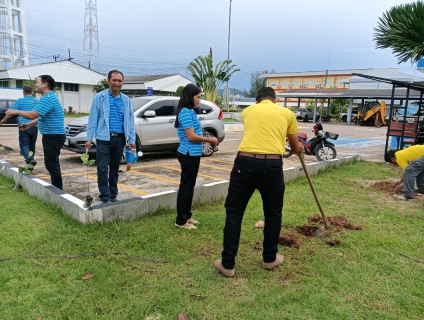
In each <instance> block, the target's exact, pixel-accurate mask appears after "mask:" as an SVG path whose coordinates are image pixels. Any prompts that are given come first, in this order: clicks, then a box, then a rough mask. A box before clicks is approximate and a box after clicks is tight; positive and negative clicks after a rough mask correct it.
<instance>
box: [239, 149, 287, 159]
mask: <svg viewBox="0 0 424 320" xmlns="http://www.w3.org/2000/svg"><path fill="white" fill-rule="evenodd" d="M237 155H238V156H241V157H249V158H256V159H282V156H281V154H258V153H250V152H244V151H239V152H238V153H237Z"/></svg>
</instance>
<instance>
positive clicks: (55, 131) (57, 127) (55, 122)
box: [6, 75, 66, 190]
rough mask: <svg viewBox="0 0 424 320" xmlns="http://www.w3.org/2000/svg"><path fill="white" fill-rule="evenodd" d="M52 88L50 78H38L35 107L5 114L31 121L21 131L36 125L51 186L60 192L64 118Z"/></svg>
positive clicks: (44, 76) (52, 81)
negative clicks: (60, 160)
mask: <svg viewBox="0 0 424 320" xmlns="http://www.w3.org/2000/svg"><path fill="white" fill-rule="evenodd" d="M54 87H55V81H54V79H53V78H52V77H51V76H49V75H42V76H39V77H38V79H37V83H36V84H35V91H36V92H37V93H39V94H41V99H40V101H39V102H38V104H37V106H36V107H35V108H34V109H33V110H31V111H22V110H11V109H9V110H8V111H7V112H6V113H7V114H9V113H10V114H14V115H17V116H20V117H22V118H25V119H29V120H32V121H31V122H29V123H24V124H23V125H22V126H21V127H22V129H23V130H27V129H28V128H31V127H34V126H35V125H37V124H38V126H39V129H40V133H41V134H42V135H43V138H42V142H43V152H44V165H45V166H46V169H47V171H48V172H49V173H50V178H51V183H52V185H54V186H55V187H56V188H59V189H61V190H62V189H63V181H62V173H61V170H60V163H59V155H60V149H61V148H62V147H63V144H64V143H65V138H66V134H65V133H66V131H65V116H64V113H63V107H62V105H61V104H60V102H59V99H58V98H57V96H56V94H55V93H54V91H53V88H54Z"/></svg>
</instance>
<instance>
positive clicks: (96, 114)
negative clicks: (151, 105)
mask: <svg viewBox="0 0 424 320" xmlns="http://www.w3.org/2000/svg"><path fill="white" fill-rule="evenodd" d="M108 83H109V89H106V90H103V91H101V92H99V93H97V94H96V95H95V96H94V100H93V104H92V105H91V110H90V116H89V118H88V127H87V138H88V141H87V142H86V143H85V148H86V149H90V148H91V146H92V144H93V143H92V141H91V140H92V139H93V138H94V136H95V137H96V162H97V185H98V187H99V191H100V196H99V198H100V201H101V202H102V203H107V202H109V201H110V202H115V201H117V200H118V198H117V196H118V176H119V174H118V171H119V163H120V161H121V157H122V154H123V152H124V147H125V145H126V144H127V143H128V144H129V145H130V146H131V148H134V149H135V148H136V145H135V127H134V114H133V108H132V104H131V100H130V99H129V98H128V97H127V96H126V95H124V94H122V93H121V92H120V91H121V88H122V85H123V83H124V75H123V74H122V72H120V71H118V70H112V71H110V72H109V74H108ZM108 171H109V177H108Z"/></svg>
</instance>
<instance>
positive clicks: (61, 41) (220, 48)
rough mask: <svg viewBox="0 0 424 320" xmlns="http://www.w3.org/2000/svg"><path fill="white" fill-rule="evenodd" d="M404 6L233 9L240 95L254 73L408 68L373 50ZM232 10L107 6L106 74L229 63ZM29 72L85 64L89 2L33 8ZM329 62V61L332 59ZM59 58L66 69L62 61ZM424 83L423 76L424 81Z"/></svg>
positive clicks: (197, 3) (308, 0) (376, 2)
mask: <svg viewBox="0 0 424 320" xmlns="http://www.w3.org/2000/svg"><path fill="white" fill-rule="evenodd" d="M409 2H412V1H402V0H318V1H317V0H303V1H300V0H233V1H232V18H231V45H230V58H231V59H233V61H234V63H235V64H237V65H238V66H239V68H240V69H241V72H239V73H238V74H235V75H234V77H233V78H232V80H231V81H230V86H231V87H232V88H238V89H243V88H245V89H249V87H250V85H249V80H250V73H251V72H253V71H256V70H271V69H275V70H276V71H277V72H286V71H291V72H295V71H317V70H325V69H326V68H327V66H329V69H353V68H372V67H374V68H387V67H391V68H396V67H398V68H400V70H401V71H403V72H406V73H409V74H414V73H415V74H416V75H417V76H420V75H421V73H420V72H418V71H416V70H415V69H416V66H412V65H410V64H402V65H398V64H397V60H396V59H395V57H394V55H393V54H392V52H391V51H390V50H388V49H386V50H382V49H375V43H374V41H373V40H372V39H373V33H374V30H373V28H375V27H376V26H377V21H378V18H379V17H381V16H382V14H383V13H384V12H385V11H387V10H389V9H390V8H391V7H392V6H395V5H398V4H402V3H409ZM229 5H230V1H229V0H178V1H177V0H150V1H142V0H119V1H116V0H99V1H98V4H97V16H98V29H99V40H100V63H101V71H102V72H107V71H108V70H110V69H111V68H118V69H121V70H122V71H124V73H125V74H128V75H129V74H133V75H134V74H158V73H178V72H179V73H181V74H182V75H184V76H187V77H189V75H188V73H187V71H186V66H187V64H188V63H189V62H190V61H191V60H193V59H194V58H195V57H196V56H197V55H199V54H202V55H206V54H207V53H208V52H209V47H212V49H213V56H214V60H215V62H217V61H219V60H223V59H225V58H226V57H227V44H228V22H229V21H228V20H229ZM24 8H25V17H26V27H27V34H28V49H29V53H30V62H31V64H35V63H40V62H46V61H53V59H52V56H53V55H60V58H67V54H68V53H67V52H68V48H69V49H71V56H72V57H74V58H75V61H76V62H79V63H83V64H87V62H86V61H84V59H83V40H84V15H85V1H84V0H72V1H64V0H61V1H57V0H43V1H41V0H32V1H30V0H25V1H24ZM329 57H330V58H329ZM60 58H59V59H60ZM423 76H424V75H423Z"/></svg>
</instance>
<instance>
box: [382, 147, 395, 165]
mask: <svg viewBox="0 0 424 320" xmlns="http://www.w3.org/2000/svg"><path fill="white" fill-rule="evenodd" d="M396 152H397V150H396V149H391V150H389V151H387V152H386V153H385V154H384V161H386V162H390V161H391V160H392V159H393V158H394V157H395V153H396Z"/></svg>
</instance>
